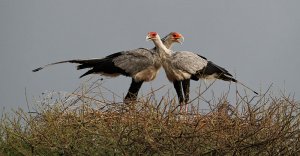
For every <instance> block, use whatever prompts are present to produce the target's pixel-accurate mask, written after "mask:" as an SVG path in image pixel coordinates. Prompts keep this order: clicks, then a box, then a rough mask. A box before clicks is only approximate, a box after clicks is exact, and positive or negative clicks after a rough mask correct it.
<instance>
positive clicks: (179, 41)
mask: <svg viewBox="0 0 300 156" xmlns="http://www.w3.org/2000/svg"><path fill="white" fill-rule="evenodd" d="M175 42H178V43H180V44H183V42H184V37H183V36H181V37H180V38H175Z"/></svg>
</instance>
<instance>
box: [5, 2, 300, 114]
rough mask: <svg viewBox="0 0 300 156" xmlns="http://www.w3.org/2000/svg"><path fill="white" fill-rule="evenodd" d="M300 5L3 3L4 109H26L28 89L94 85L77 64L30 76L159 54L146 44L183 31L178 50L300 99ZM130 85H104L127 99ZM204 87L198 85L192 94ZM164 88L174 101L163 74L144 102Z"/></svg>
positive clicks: (32, 93)
mask: <svg viewBox="0 0 300 156" xmlns="http://www.w3.org/2000/svg"><path fill="white" fill-rule="evenodd" d="M299 6H300V1H298V0H284V1H283V0H248V1H241V0H227V1H224V0H219V1H217V0H216V1H212V0H201V1H200V0H189V1H182V0H172V1H162V0H151V1H142V0H126V1H114V0H107V1H100V0H84V1H83V0H63V1H62V0H51V1H41V0H26V1H24V0H0V72H1V76H0V99H1V101H0V106H1V108H3V107H5V108H6V109H10V108H17V107H25V106H26V102H25V88H26V90H27V96H28V98H29V100H31V99H32V97H38V96H40V95H41V94H42V93H43V92H46V91H63V92H72V91H73V90H74V89H75V88H77V87H78V86H79V85H80V84H81V83H82V82H84V81H85V80H87V79H88V78H89V77H86V78H83V79H78V77H79V76H80V75H81V74H83V73H84V71H77V70H76V68H75V65H74V64H61V65H57V66H52V67H50V68H46V69H44V70H42V71H40V72H37V73H32V72H31V70H32V69H34V68H36V67H39V66H41V65H44V64H47V63H52V62H55V61H61V60H68V59H77V58H85V59H86V58H95V57H100V58H101V57H104V56H106V55H109V54H111V53H115V52H118V51H122V50H130V49H134V48H139V47H145V48H152V47H153V43H152V42H146V41H145V37H146V34H147V32H149V31H156V32H158V33H159V34H160V36H164V35H166V34H168V33H169V32H171V31H177V32H180V33H182V34H183V35H184V37H185V42H184V44H183V45H175V46H174V47H173V49H174V50H189V51H193V52H196V53H199V54H201V55H203V56H205V57H207V58H208V59H209V60H212V61H213V62H215V63H216V64H218V65H220V66H222V67H225V68H226V69H227V70H229V71H230V72H231V73H233V74H234V75H236V76H237V78H238V79H239V80H240V81H242V82H244V83H246V84H247V85H249V86H251V87H252V88H254V89H256V90H258V91H260V90H263V91H264V90H266V89H267V87H268V86H269V85H270V84H271V83H273V88H272V89H273V90H274V91H275V92H276V91H277V90H279V89H281V90H283V89H285V90H286V92H287V93H295V97H296V99H299V98H300V94H299V93H300V85H299V80H300V72H299V67H300V57H299V56H300V9H299ZM99 77H100V76H98V77H97V76H96V77H95V79H97V78H99ZM130 81H131V79H130V78H128V77H122V76H120V77H118V78H115V79H105V80H104V82H105V83H104V85H105V86H106V87H107V88H109V89H111V90H112V91H114V92H116V93H117V94H118V95H120V96H123V95H124V94H126V92H127V90H128V87H129V84H130ZM199 84H200V82H192V92H195V90H196V87H197V86H199ZM162 85H166V86H165V87H164V90H163V91H162V92H166V90H168V89H170V90H171V91H172V94H173V95H175V91H174V89H173V88H172V84H171V83H169V82H168V81H167V79H166V78H165V74H164V71H163V70H161V72H160V74H159V76H158V78H157V79H156V80H155V81H153V82H151V83H147V84H145V85H143V87H142V92H141V94H140V95H142V94H146V93H148V92H149V91H150V87H151V86H152V87H153V88H158V87H160V86H162ZM228 85H229V84H228V83H227V82H221V81H219V82H217V83H215V84H214V87H213V88H212V89H214V91H216V92H219V93H220V94H221V93H222V92H223V91H227V90H228ZM239 89H240V90H243V87H239ZM232 92H234V91H232ZM249 93H250V92H249ZM162 94H164V93H162Z"/></svg>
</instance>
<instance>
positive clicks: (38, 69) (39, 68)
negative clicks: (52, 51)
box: [32, 60, 75, 72]
mask: <svg viewBox="0 0 300 156" xmlns="http://www.w3.org/2000/svg"><path fill="white" fill-rule="evenodd" d="M72 61H75V60H68V61H60V62H55V63H50V64H47V65H45V66H42V67H38V68H36V69H34V70H32V72H37V71H40V70H42V69H44V68H46V67H48V66H52V65H55V64H61V63H68V62H72Z"/></svg>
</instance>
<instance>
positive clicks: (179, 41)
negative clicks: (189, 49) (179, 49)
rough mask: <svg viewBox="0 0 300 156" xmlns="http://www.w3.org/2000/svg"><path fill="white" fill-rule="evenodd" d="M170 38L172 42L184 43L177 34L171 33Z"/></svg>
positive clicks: (181, 37) (182, 38)
mask: <svg viewBox="0 0 300 156" xmlns="http://www.w3.org/2000/svg"><path fill="white" fill-rule="evenodd" d="M170 37H171V40H172V41H173V42H177V43H180V44H182V43H183V42H184V37H183V36H182V35H181V34H180V33H178V32H171V33H170Z"/></svg>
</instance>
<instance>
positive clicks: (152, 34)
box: [146, 32, 159, 41]
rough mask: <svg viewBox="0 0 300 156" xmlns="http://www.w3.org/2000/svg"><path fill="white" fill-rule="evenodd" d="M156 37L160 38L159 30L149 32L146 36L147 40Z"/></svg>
mask: <svg viewBox="0 0 300 156" xmlns="http://www.w3.org/2000/svg"><path fill="white" fill-rule="evenodd" d="M156 39H159V36H158V34H157V32H148V35H147V36H146V40H147V41H149V40H156Z"/></svg>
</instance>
